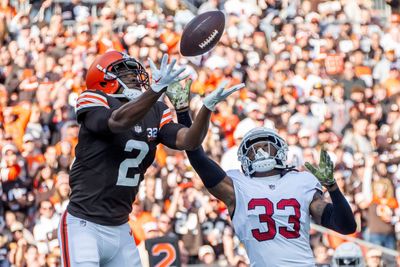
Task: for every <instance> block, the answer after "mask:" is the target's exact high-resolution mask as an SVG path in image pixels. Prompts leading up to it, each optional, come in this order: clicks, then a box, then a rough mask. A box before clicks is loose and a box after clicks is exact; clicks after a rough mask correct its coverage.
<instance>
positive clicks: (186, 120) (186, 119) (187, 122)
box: [176, 109, 192, 127]
mask: <svg viewBox="0 0 400 267" xmlns="http://www.w3.org/2000/svg"><path fill="white" fill-rule="evenodd" d="M176 116H177V117H178V122H179V123H180V124H182V125H184V126H186V127H190V126H192V118H190V114H189V109H188V110H186V111H183V112H177V113H176Z"/></svg>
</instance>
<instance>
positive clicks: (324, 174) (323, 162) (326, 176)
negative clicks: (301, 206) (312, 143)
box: [304, 149, 336, 187]
mask: <svg viewBox="0 0 400 267" xmlns="http://www.w3.org/2000/svg"><path fill="white" fill-rule="evenodd" d="M304 165H305V166H306V168H307V169H308V170H309V171H310V172H311V173H312V174H314V175H315V177H317V179H318V180H319V181H320V183H321V184H322V185H323V186H325V187H330V186H332V185H334V184H335V183H336V181H335V178H333V163H332V160H331V158H330V157H329V155H328V153H327V152H326V151H325V150H323V149H322V150H321V155H320V158H319V166H317V167H315V166H313V165H311V164H310V163H309V162H306V163H305V164H304Z"/></svg>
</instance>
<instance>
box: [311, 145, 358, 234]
mask: <svg viewBox="0 0 400 267" xmlns="http://www.w3.org/2000/svg"><path fill="white" fill-rule="evenodd" d="M306 167H307V169H308V170H310V171H311V172H312V173H313V174H314V175H315V176H316V177H317V179H318V180H319V181H320V182H321V184H322V185H324V186H325V187H326V188H327V190H328V192H329V195H330V196H331V199H332V204H331V203H328V202H325V201H324V199H323V197H322V194H321V192H316V193H315V195H314V198H313V200H312V201H311V204H310V213H311V215H312V217H313V219H314V220H315V221H316V222H317V223H318V224H321V225H322V226H324V227H327V228H329V229H331V230H334V231H336V232H338V233H341V234H344V235H348V234H352V233H354V232H355V231H356V228H357V224H356V221H355V219H354V215H353V212H352V210H351V207H350V205H349V203H348V202H347V200H346V198H345V197H344V196H343V194H342V192H340V189H339V188H338V186H337V184H336V181H335V179H334V178H333V163H332V161H331V159H330V158H329V155H328V153H326V151H324V150H322V151H321V156H320V163H319V167H314V166H312V165H311V164H309V163H306Z"/></svg>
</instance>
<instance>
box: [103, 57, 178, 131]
mask: <svg viewBox="0 0 400 267" xmlns="http://www.w3.org/2000/svg"><path fill="white" fill-rule="evenodd" d="M175 62H176V60H175V59H174V60H173V61H172V62H171V64H168V55H167V54H165V55H164V56H163V58H162V61H161V66H160V69H159V70H158V69H157V68H156V66H155V65H154V63H153V62H152V61H151V60H150V67H151V70H152V79H153V83H152V85H151V90H147V91H146V92H144V93H143V94H142V95H141V96H140V97H139V98H138V100H136V101H130V102H128V103H126V104H125V105H122V106H121V107H120V108H118V109H116V110H114V111H113V113H112V114H111V116H110V118H109V119H108V127H109V128H110V130H111V131H112V132H114V133H118V132H123V131H126V130H128V129H130V128H131V127H132V126H133V125H135V123H137V121H138V120H140V119H141V118H143V116H144V115H146V113H147V112H148V111H149V109H150V108H151V107H152V106H153V105H154V103H155V102H156V101H157V99H158V98H159V97H160V96H161V94H162V93H163V92H164V91H165V89H166V88H167V87H168V85H169V84H171V83H173V82H175V81H179V80H180V79H183V78H179V77H178V76H179V74H181V73H182V72H183V71H184V70H185V68H180V69H179V70H177V71H174V70H173V67H174V65H175Z"/></svg>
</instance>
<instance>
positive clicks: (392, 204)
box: [372, 197, 399, 209]
mask: <svg viewBox="0 0 400 267" xmlns="http://www.w3.org/2000/svg"><path fill="white" fill-rule="evenodd" d="M372 203H373V204H377V205H386V206H388V207H389V208H391V209H397V208H398V207H399V204H398V203H397V200H396V199H395V198H394V197H390V198H377V197H374V198H373V199H372Z"/></svg>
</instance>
